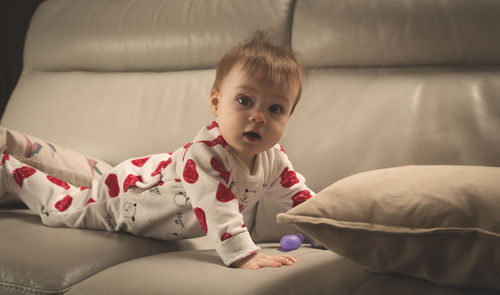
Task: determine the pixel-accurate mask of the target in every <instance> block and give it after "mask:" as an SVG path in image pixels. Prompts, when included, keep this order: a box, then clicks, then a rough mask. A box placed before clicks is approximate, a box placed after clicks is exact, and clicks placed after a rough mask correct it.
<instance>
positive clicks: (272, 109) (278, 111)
mask: <svg viewBox="0 0 500 295" xmlns="http://www.w3.org/2000/svg"><path fill="white" fill-rule="evenodd" d="M269 111H270V112H271V113H273V114H281V113H283V108H282V107H281V106H280V105H277V104H273V105H272V106H270V107H269Z"/></svg>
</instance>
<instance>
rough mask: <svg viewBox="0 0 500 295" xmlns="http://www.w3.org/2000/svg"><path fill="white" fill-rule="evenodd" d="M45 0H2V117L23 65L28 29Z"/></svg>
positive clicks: (0, 93) (0, 53) (0, 20)
mask: <svg viewBox="0 0 500 295" xmlns="http://www.w3.org/2000/svg"><path fill="white" fill-rule="evenodd" d="M42 2H43V0H0V117H1V115H3V111H4V108H5V104H6V103H7V101H8V99H9V97H10V95H11V93H12V90H14V87H15V86H16V83H17V80H18V79H19V75H21V71H22V67H23V49H24V39H25V37H26V31H27V30H28V25H29V22H30V20H31V16H32V15H33V13H34V12H35V9H36V8H37V7H38V5H39V4H40V3H42Z"/></svg>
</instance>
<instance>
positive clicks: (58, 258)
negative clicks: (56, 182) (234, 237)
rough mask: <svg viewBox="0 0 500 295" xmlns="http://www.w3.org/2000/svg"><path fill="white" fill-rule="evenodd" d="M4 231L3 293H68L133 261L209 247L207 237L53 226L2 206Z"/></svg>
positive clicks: (0, 283) (0, 286) (0, 239)
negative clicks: (173, 238)
mask: <svg viewBox="0 0 500 295" xmlns="http://www.w3.org/2000/svg"><path fill="white" fill-rule="evenodd" d="M0 233H2V234H1V235H0V245H1V246H0V249H1V250H0V261H1V263H0V294H63V293H64V292H66V291H67V290H69V289H70V288H71V287H72V286H73V285H75V284H77V283H79V282H80V281H82V280H85V279H87V278H89V277H91V276H93V275H94V274H96V273H99V272H100V271H102V270H104V269H107V268H109V267H111V266H113V265H116V264H120V263H122V262H125V261H128V260H131V259H135V258H138V257H142V256H148V255H153V254H158V253H163V252H170V251H178V250H183V249H205V248H207V244H205V243H204V242H205V240H184V241H179V242H166V241H158V240H152V239H144V238H139V237H135V236H132V235H128V234H121V233H110V232H101V231H89V230H79V229H67V228H51V227H47V226H44V225H42V224H41V222H40V218H39V217H38V216H36V215H34V214H32V213H30V211H29V210H0ZM207 242H208V241H207Z"/></svg>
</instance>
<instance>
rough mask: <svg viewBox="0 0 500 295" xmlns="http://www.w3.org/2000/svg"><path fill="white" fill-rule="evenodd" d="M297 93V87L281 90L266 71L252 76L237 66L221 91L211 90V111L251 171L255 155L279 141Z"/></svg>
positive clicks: (231, 144)
mask: <svg viewBox="0 0 500 295" xmlns="http://www.w3.org/2000/svg"><path fill="white" fill-rule="evenodd" d="M297 93H298V87H290V88H287V87H285V88H282V87H281V86H280V85H277V84H275V83H273V82H272V81H270V80H269V79H268V77H267V75H266V73H265V72H264V71H255V72H254V73H252V74H251V75H250V74H249V73H247V71H245V70H243V69H242V67H241V65H238V64H237V65H235V66H234V67H233V69H232V70H231V72H229V74H228V75H227V76H226V78H225V79H224V80H223V82H222V84H221V86H220V89H219V91H217V90H213V91H212V93H211V95H210V103H211V111H212V113H213V114H214V116H216V117H217V118H218V122H219V130H220V132H221V134H222V136H223V137H224V139H225V140H226V142H227V143H228V144H229V146H231V148H232V149H233V150H234V151H235V152H236V154H237V155H238V156H239V157H240V158H241V159H242V160H243V161H244V162H245V163H246V164H247V166H248V167H249V168H250V170H251V169H252V165H253V159H254V157H255V155H257V154H258V153H261V152H263V151H265V150H267V149H269V148H271V147H272V146H274V145H275V144H276V143H278V141H279V140H280V138H281V136H282V135H283V132H284V131H285V126H286V124H287V122H288V119H289V117H290V112H291V110H292V106H293V104H294V102H295V99H296V96H297Z"/></svg>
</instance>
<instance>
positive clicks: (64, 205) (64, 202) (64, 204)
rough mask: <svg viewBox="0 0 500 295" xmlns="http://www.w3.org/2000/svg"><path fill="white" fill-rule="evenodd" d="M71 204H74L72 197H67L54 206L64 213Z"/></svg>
mask: <svg viewBox="0 0 500 295" xmlns="http://www.w3.org/2000/svg"><path fill="white" fill-rule="evenodd" d="M71 203H73V198H72V197H71V196H70V195H67V196H66V197H64V199H62V200H60V201H57V202H56V203H55V204H54V207H56V209H57V210H59V212H64V211H66V209H68V208H69V206H71Z"/></svg>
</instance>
